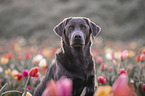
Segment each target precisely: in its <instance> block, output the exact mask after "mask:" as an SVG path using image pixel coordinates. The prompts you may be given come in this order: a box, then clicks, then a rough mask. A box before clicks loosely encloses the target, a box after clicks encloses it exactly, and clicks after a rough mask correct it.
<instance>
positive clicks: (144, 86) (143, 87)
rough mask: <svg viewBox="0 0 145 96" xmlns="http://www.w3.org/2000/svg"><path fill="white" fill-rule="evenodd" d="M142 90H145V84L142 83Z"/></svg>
mask: <svg viewBox="0 0 145 96" xmlns="http://www.w3.org/2000/svg"><path fill="white" fill-rule="evenodd" d="M142 90H143V92H145V84H143V85H142Z"/></svg>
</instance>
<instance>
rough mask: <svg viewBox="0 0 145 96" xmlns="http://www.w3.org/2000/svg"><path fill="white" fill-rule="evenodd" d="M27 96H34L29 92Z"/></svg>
mask: <svg viewBox="0 0 145 96" xmlns="http://www.w3.org/2000/svg"><path fill="white" fill-rule="evenodd" d="M22 96H24V93H23V95H22ZM26 96H32V94H31V93H30V92H27V93H26Z"/></svg>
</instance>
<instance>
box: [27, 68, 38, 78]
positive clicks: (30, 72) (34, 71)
mask: <svg viewBox="0 0 145 96" xmlns="http://www.w3.org/2000/svg"><path fill="white" fill-rule="evenodd" d="M38 71H39V68H38V67H34V68H32V69H31V70H30V71H29V73H28V74H29V76H31V77H35V75H36V74H37V72H38Z"/></svg>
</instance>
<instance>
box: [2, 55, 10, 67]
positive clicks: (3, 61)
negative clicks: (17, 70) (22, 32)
mask: <svg viewBox="0 0 145 96" xmlns="http://www.w3.org/2000/svg"><path fill="white" fill-rule="evenodd" d="M8 62H9V58H8V57H5V56H3V57H1V64H3V65H6V64H8Z"/></svg>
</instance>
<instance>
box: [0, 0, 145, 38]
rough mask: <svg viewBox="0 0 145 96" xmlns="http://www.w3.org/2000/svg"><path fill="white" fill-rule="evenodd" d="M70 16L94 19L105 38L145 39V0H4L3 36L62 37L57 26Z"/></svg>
mask: <svg viewBox="0 0 145 96" xmlns="http://www.w3.org/2000/svg"><path fill="white" fill-rule="evenodd" d="M70 16H83V17H88V18H90V19H91V20H92V21H93V22H95V23H96V24H98V25H99V26H100V27H101V28H102V31H101V33H100V35H99V36H101V38H103V39H107V40H108V39H109V40H132V39H133V40H136V39H143V40H144V38H145V0H0V38H1V39H2V38H11V37H17V36H23V37H24V38H30V37H35V38H49V39H51V38H58V37H57V36H56V35H55V33H54V32H53V28H54V27H55V25H57V24H58V23H59V22H60V21H62V20H63V19H64V18H66V17H70ZM58 40H59V39H58Z"/></svg>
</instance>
